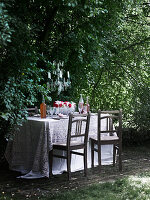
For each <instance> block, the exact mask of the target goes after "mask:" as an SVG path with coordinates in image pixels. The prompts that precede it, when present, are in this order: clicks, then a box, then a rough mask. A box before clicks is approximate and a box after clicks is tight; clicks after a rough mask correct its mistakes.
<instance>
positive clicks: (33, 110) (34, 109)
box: [26, 106, 38, 116]
mask: <svg viewBox="0 0 150 200" xmlns="http://www.w3.org/2000/svg"><path fill="white" fill-rule="evenodd" d="M26 110H27V112H28V115H29V116H33V115H34V114H37V113H38V108H37V106H35V107H33V108H27V109H26Z"/></svg>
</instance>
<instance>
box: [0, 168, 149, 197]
mask: <svg viewBox="0 0 150 200" xmlns="http://www.w3.org/2000/svg"><path fill="white" fill-rule="evenodd" d="M4 199H6V200H17V199H37V200H38V199H41V200H74V199H76V200H149V199H150V172H149V173H144V174H141V175H139V176H128V177H126V178H123V179H118V180H117V181H115V182H112V183H111V182H107V183H99V184H93V185H91V186H87V187H84V188H81V189H74V190H71V191H64V192H61V193H58V194H54V195H53V196H52V195H50V196H48V195H47V196H39V197H33V196H32V197H30V198H26V197H23V198H22V197H17V196H15V197H12V196H11V197H10V196H8V195H6V194H1V197H0V200H4Z"/></svg>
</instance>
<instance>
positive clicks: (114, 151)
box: [113, 145, 116, 166]
mask: <svg viewBox="0 0 150 200" xmlns="http://www.w3.org/2000/svg"><path fill="white" fill-rule="evenodd" d="M115 162H116V147H115V145H113V166H115Z"/></svg>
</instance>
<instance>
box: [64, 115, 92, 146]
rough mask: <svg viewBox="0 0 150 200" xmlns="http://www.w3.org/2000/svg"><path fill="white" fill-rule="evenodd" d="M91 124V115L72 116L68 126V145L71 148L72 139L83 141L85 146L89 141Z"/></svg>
mask: <svg viewBox="0 0 150 200" xmlns="http://www.w3.org/2000/svg"><path fill="white" fill-rule="evenodd" d="M89 123H90V113H87V114H70V115H69V124H68V135H67V145H68V146H70V143H71V141H72V139H75V140H77V141H81V140H82V141H83V142H84V144H86V143H87V141H88V133H89Z"/></svg>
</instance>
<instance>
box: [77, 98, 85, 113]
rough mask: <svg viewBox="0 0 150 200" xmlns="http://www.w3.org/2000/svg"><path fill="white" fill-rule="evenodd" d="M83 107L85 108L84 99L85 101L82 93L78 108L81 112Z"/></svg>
mask: <svg viewBox="0 0 150 200" xmlns="http://www.w3.org/2000/svg"><path fill="white" fill-rule="evenodd" d="M83 108H84V101H83V97H82V94H80V99H79V103H78V110H79V113H80V114H81V113H83Z"/></svg>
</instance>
